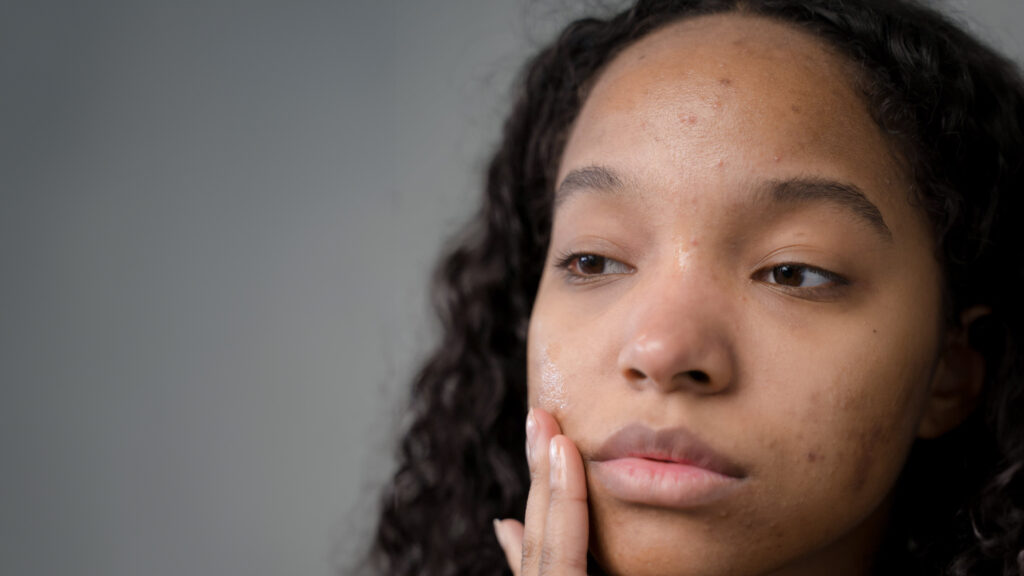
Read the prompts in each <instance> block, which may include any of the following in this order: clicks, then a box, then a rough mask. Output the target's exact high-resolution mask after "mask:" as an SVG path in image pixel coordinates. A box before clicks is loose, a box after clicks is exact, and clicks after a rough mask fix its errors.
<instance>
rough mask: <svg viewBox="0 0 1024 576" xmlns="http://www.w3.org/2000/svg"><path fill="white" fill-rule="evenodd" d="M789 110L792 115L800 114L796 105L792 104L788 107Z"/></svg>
mask: <svg viewBox="0 0 1024 576" xmlns="http://www.w3.org/2000/svg"><path fill="white" fill-rule="evenodd" d="M789 109H790V110H792V111H793V113H794V114H799V113H800V107H799V106H797V105H796V104H793V105H792V106H790V107H789Z"/></svg>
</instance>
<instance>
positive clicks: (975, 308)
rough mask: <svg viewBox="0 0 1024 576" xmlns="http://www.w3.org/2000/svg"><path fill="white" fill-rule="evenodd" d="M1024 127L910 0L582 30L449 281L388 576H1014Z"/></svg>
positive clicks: (1022, 111) (541, 82)
mask: <svg viewBox="0 0 1024 576" xmlns="http://www.w3.org/2000/svg"><path fill="white" fill-rule="evenodd" d="M1022 126H1024V88H1022V85H1021V82H1020V80H1019V78H1018V76H1017V75H1016V72H1015V71H1014V68H1013V66H1012V65H1011V64H1009V63H1008V62H1007V61H1006V60H1004V59H1003V58H1001V57H999V56H997V55H996V54H994V53H993V52H992V51H991V50H989V49H988V48H986V47H984V46H983V45H981V44H980V43H978V42H977V41H976V40H974V39H972V38H971V37H969V36H968V35H966V34H965V33H964V32H962V31H961V30H959V29H958V28H957V27H955V26H954V25H952V24H950V23H949V22H948V21H947V20H945V19H944V18H943V17H941V16H939V15H937V14H935V13H934V12H932V11H930V10H928V9H925V8H922V7H920V6H918V5H917V4H913V3H910V2H903V1H900V2H895V1H892V0H884V1H883V0H878V1H872V0H860V1H852V0H819V1H807V0H799V1H796V0H793V1H787V0H703V1H702V0H690V1H682V0H674V1H669V0H641V1H639V2H638V3H637V4H636V5H635V6H634V7H632V8H630V9H629V10H627V11H625V12H623V13H622V14H619V15H618V16H616V17H614V18H612V19H610V20H607V21H602V20H582V21H579V22H576V23H574V24H572V25H570V26H569V27H568V28H567V29H566V30H565V31H564V32H563V33H562V35H561V36H560V37H559V38H558V39H557V40H556V42H555V43H554V44H553V45H551V46H550V47H549V48H547V49H546V50H544V51H543V52H541V53H540V54H539V55H538V56H537V57H536V58H535V59H534V60H533V61H532V62H531V63H530V64H529V67H528V68H527V71H526V74H525V76H524V78H523V80H522V88H521V90H520V93H519V98H518V101H517V102H516V105H515V108H514V110H513V112H512V115H511V116H510V118H509V119H508V122H507V124H506V128H505V137H504V141H503V143H502V145H501V147H500V149H499V150H498V152H497V154H496V155H495V156H494V158H493V160H492V162H491V164H490V169H489V172H488V178H487V187H486V196H485V201H484V205H483V209H482V211H481V212H480V214H479V216H478V217H477V218H476V219H475V220H474V221H473V222H472V224H471V226H470V228H469V230H468V231H467V232H466V234H465V235H464V236H463V237H462V238H461V240H460V242H459V243H458V244H457V245H456V246H455V247H454V249H453V250H452V251H451V253H450V254H449V255H448V256H447V257H446V259H445V260H444V262H443V265H442V267H441V270H440V275H439V286H438V289H437V295H438V309H439V311H440V314H441V317H442V320H443V324H444V338H443V341H442V342H441V343H440V345H439V347H438V351H437V352H436V353H435V354H434V356H433V357H432V358H431V359H430V360H429V362H428V363H427V364H426V366H425V367H424V368H423V370H422V371H421V372H420V374H419V375H418V377H417V378H416V381H415V382H414V387H413V401H412V406H411V416H410V422H411V424H410V425H409V428H408V430H407V431H406V433H405V437H404V440H403V442H402V446H401V452H400V454H399V467H398V470H397V472H396V474H395V476H394V478H393V480H392V482H391V483H390V485H389V486H388V487H387V491H386V494H385V497H384V500H383V509H382V514H381V518H380V522H379V527H378V532H377V537H376V541H375V545H374V549H373V552H372V566H373V567H375V568H376V570H378V571H379V573H381V574H429V575H442V574H445V575H447V574H452V575H454V574H497V573H502V572H508V571H511V572H512V573H514V574H516V575H519V576H527V575H531V576H532V575H535V574H559V575H567V574H584V573H588V571H589V573H610V574H628V575H645V574H723V575H741V574H780V575H781V574H787V575H794V574H872V573H874V574H1000V575H1009V574H1020V573H1022V571H1024V488H1022V487H1024V469H1022V467H1024V373H1022V359H1021V355H1020V351H1019V350H1018V342H1020V340H1021V338H1022V336H1024V316H1022V314H1021V309H1022V307H1021V306H1019V305H1018V299H1019V298H1020V297H1021V295H1022V294H1024V260H1022V256H1021V253H1020V251H1019V247H1021V246H1024V226H1021V225H1020V222H1021V221H1022V220H1021V219H1022V218H1024V206H1022V194H1024V188H1022V186H1024V174H1022V171H1021V165H1022V162H1024V135H1022V130H1021V129H1022ZM524 443H525V445H526V450H525V454H524V449H523V446H524ZM495 519H497V520H495ZM492 526H493V529H492Z"/></svg>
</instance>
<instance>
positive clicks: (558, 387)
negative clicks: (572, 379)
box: [530, 344, 569, 415]
mask: <svg viewBox="0 0 1024 576" xmlns="http://www.w3.org/2000/svg"><path fill="white" fill-rule="evenodd" d="M560 351H561V346H560V345H559V344H542V345H540V351H539V353H538V360H537V363H538V364H539V365H538V366H536V367H535V368H533V370H532V372H533V374H534V375H535V376H534V377H533V378H531V379H530V381H531V383H533V382H535V383H536V386H532V387H533V388H535V389H536V401H537V405H538V406H540V407H541V408H543V409H544V410H547V411H548V412H550V413H551V414H556V415H558V414H562V413H563V412H565V410H566V409H567V408H568V407H569V391H568V390H567V389H566V385H565V375H564V374H563V373H562V369H561V368H559V366H558V364H557V363H556V362H555V360H554V356H558V355H559V352H560Z"/></svg>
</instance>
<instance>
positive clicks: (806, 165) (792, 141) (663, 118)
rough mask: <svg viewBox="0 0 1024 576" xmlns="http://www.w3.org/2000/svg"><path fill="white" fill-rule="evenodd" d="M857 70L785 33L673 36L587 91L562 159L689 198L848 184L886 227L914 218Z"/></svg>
mask: <svg viewBox="0 0 1024 576" xmlns="http://www.w3.org/2000/svg"><path fill="white" fill-rule="evenodd" d="M856 79H857V68H856V66H855V65H854V64H852V63H851V62H849V61H848V60H847V59H845V58H844V57H842V56H841V55H839V54H837V53H835V52H834V51H832V50H831V48H830V47H829V46H827V45H826V44H825V43H824V42H823V41H821V40H819V39H818V38H816V37H814V36H813V35H811V34H810V33H807V32H805V31H802V30H799V29H797V28H794V27H793V26H791V25H788V24H785V23H781V22H777V21H775V20H771V19H768V18H764V17H759V16H751V15H744V14H737V13H730V14H721V15H712V16H703V17H698V18H692V19H686V20H682V21H680V22H676V23H673V24H670V25H668V26H666V27H664V28H661V29H659V30H657V31H655V32H654V33H652V34H650V35H648V36H646V37H644V38H642V39H641V40H639V41H638V42H636V43H635V44H633V45H631V46H629V47H628V48H627V49H625V50H624V51H623V52H622V53H621V54H619V55H618V56H617V57H616V58H615V59H613V60H612V61H611V62H610V63H609V65H608V66H607V67H606V69H605V70H604V71H602V73H601V74H600V76H599V77H598V79H597V81H596V82H595V83H594V85H593V86H592V88H591V90H590V92H589V94H588V96H587V99H586V101H585V103H584V106H583V108H582V110H581V111H580V115H579V117H578V118H577V121H576V123H575V125H574V127H573V130H572V132H571V134H570V137H569V141H568V143H567V146H566V149H565V152H564V154H563V157H562V162H561V164H560V170H559V181H561V180H562V179H563V178H564V177H565V175H566V174H567V173H569V172H570V171H572V170H578V169H579V168H581V167H585V166H591V165H597V166H609V167H612V168H614V169H615V171H616V172H618V173H620V174H623V175H625V176H626V177H628V178H629V179H630V180H632V181H635V182H637V183H638V184H639V186H637V188H638V189H639V190H640V192H641V195H642V192H643V191H644V190H650V189H653V188H657V189H661V190H672V191H673V192H674V193H676V195H677V196H679V197H680V200H685V199H686V197H687V196H688V195H689V196H692V195H693V194H697V193H701V194H704V195H705V196H707V194H706V192H707V191H709V190H712V189H713V190H715V191H717V192H718V193H717V194H716V195H715V196H716V197H715V201H723V202H726V203H743V202H745V201H746V198H745V196H744V194H743V191H748V190H750V189H752V188H756V187H757V185H758V184H759V183H760V182H764V181H766V180H785V179H788V178H793V177H808V176H810V177H815V178H819V177H820V178H827V179H833V180H837V181H843V182H852V183H854V184H855V185H857V186H858V187H860V188H861V189H863V190H865V192H866V194H867V196H868V197H870V198H871V199H872V201H874V202H875V203H876V204H878V205H879V206H881V207H882V212H883V213H885V214H886V220H887V221H889V220H891V219H897V220H900V219H904V220H916V221H918V222H917V223H916V224H917V225H918V226H919V225H920V224H921V222H919V221H920V220H921V216H922V215H919V214H916V213H915V212H914V211H912V210H911V209H910V207H909V204H908V203H907V202H906V200H907V198H908V193H909V192H908V191H909V190H910V183H909V180H908V179H907V178H906V177H905V175H904V174H903V170H902V169H901V164H900V161H899V159H898V157H897V156H896V155H895V154H894V152H893V148H892V146H891V143H890V141H889V140H888V139H887V138H886V137H885V135H884V134H883V133H882V132H881V130H880V129H879V128H878V126H877V125H876V124H875V122H874V121H873V120H872V118H871V115H870V113H869V111H868V109H867V105H866V102H865V100H864V99H863V97H862V96H861V94H859V92H858V89H857V81H856Z"/></svg>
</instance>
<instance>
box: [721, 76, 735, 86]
mask: <svg viewBox="0 0 1024 576" xmlns="http://www.w3.org/2000/svg"><path fill="white" fill-rule="evenodd" d="M718 83H719V84H720V85H722V86H732V79H730V78H719V79H718Z"/></svg>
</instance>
